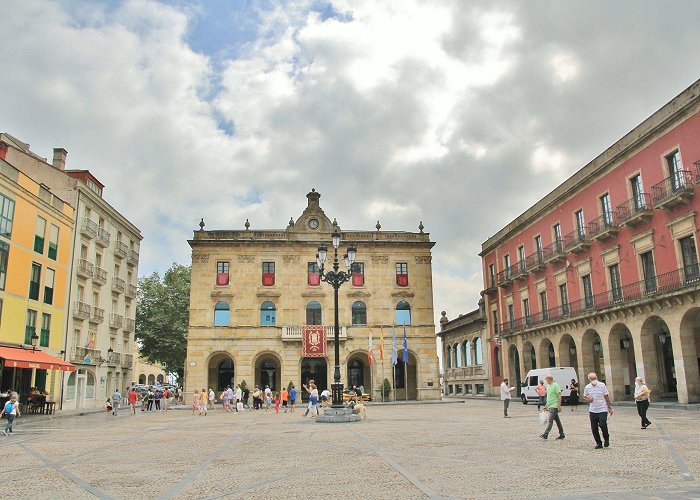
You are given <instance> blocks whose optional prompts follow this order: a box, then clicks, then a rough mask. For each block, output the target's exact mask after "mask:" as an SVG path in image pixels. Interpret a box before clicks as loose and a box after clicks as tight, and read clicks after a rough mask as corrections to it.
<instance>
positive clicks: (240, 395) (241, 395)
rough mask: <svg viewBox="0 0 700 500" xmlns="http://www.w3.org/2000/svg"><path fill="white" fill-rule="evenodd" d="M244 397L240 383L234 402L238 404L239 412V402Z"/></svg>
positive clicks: (237, 386)
mask: <svg viewBox="0 0 700 500" xmlns="http://www.w3.org/2000/svg"><path fill="white" fill-rule="evenodd" d="M242 399H243V391H242V390H241V386H240V384H236V392H235V393H234V395H233V402H234V403H233V404H234V405H235V406H236V413H238V403H240V402H241V401H242Z"/></svg>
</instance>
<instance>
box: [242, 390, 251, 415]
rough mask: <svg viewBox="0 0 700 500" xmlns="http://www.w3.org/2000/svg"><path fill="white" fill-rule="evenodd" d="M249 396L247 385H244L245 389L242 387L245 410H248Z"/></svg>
mask: <svg viewBox="0 0 700 500" xmlns="http://www.w3.org/2000/svg"><path fill="white" fill-rule="evenodd" d="M249 398H250V389H248V386H247V385H246V386H245V389H243V408H245V409H246V410H250V406H248V399H249Z"/></svg>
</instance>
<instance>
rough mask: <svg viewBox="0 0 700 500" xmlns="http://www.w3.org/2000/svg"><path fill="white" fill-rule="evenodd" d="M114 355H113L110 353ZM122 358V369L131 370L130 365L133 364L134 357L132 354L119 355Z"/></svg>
mask: <svg viewBox="0 0 700 500" xmlns="http://www.w3.org/2000/svg"><path fill="white" fill-rule="evenodd" d="M112 355H114V353H112ZM121 358H122V362H121V365H122V368H131V365H133V364H134V355H133V354H123V353H122V354H121Z"/></svg>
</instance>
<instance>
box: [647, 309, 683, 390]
mask: <svg viewBox="0 0 700 500" xmlns="http://www.w3.org/2000/svg"><path fill="white" fill-rule="evenodd" d="M639 341H640V347H641V351H642V365H643V367H644V375H643V378H644V379H645V381H646V383H647V385H648V386H649V388H650V389H651V390H652V391H654V392H655V393H656V395H657V397H659V396H666V397H674V396H677V390H676V378H675V365H674V362H673V340H672V335H671V334H670V329H669V327H668V324H667V323H666V321H664V320H663V318H661V317H659V316H649V317H648V318H647V319H645V320H644V323H643V324H642V329H641V335H640V339H639Z"/></svg>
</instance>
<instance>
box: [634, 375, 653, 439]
mask: <svg viewBox="0 0 700 500" xmlns="http://www.w3.org/2000/svg"><path fill="white" fill-rule="evenodd" d="M650 394H651V390H650V389H649V388H648V387H647V386H646V384H645V383H644V380H642V378H641V377H637V378H636V379H634V400H635V401H636V403H637V413H638V414H639V417H640V418H641V419H642V429H646V428H647V427H649V426H650V425H651V420H649V419H648V418H647V410H648V409H649V395H650Z"/></svg>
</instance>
